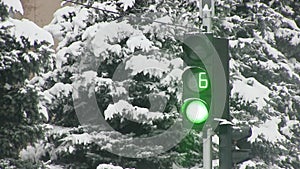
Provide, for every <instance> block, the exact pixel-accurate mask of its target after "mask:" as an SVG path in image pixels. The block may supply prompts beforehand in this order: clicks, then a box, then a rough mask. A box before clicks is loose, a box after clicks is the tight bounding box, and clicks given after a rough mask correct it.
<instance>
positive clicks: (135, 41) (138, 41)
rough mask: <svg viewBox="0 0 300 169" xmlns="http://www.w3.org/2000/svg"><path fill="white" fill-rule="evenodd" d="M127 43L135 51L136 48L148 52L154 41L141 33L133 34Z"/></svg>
mask: <svg viewBox="0 0 300 169" xmlns="http://www.w3.org/2000/svg"><path fill="white" fill-rule="evenodd" d="M126 45H127V46H128V48H129V49H130V50H131V52H134V50H135V49H142V50H143V51H144V52H147V51H149V49H150V48H151V46H152V45H153V43H152V42H151V41H149V40H148V39H147V38H146V37H145V36H144V35H143V34H139V35H134V36H131V37H130V38H129V39H128V40H127V42H126Z"/></svg>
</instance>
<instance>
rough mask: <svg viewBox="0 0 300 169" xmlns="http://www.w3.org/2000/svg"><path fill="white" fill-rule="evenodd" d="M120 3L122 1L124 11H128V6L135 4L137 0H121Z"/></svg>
mask: <svg viewBox="0 0 300 169" xmlns="http://www.w3.org/2000/svg"><path fill="white" fill-rule="evenodd" d="M118 3H121V4H122V5H121V7H123V10H124V11H126V10H127V9H128V8H131V7H133V6H134V3H135V0H119V1H118Z"/></svg>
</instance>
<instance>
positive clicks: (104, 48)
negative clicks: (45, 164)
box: [43, 0, 300, 169]
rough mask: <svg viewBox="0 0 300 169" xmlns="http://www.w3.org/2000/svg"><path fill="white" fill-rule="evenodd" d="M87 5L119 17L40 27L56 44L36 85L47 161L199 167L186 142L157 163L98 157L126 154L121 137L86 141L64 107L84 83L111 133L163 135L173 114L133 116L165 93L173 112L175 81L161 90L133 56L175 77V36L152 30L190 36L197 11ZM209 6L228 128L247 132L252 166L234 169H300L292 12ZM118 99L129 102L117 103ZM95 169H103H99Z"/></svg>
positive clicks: (282, 7) (193, 144)
mask: <svg viewBox="0 0 300 169" xmlns="http://www.w3.org/2000/svg"><path fill="white" fill-rule="evenodd" d="M86 4H87V5H92V7H98V8H102V9H106V10H110V11H114V12H116V13H120V14H116V13H111V12H105V11H99V10H95V9H94V8H88V7H84V6H81V5H70V6H66V7H63V8H61V9H59V10H58V11H57V12H56V13H55V18H54V20H53V21H52V23H51V24H50V25H49V26H48V27H47V29H48V30H49V31H50V32H51V33H52V34H53V35H54V36H55V37H56V38H58V39H59V40H60V43H59V45H58V48H57V58H56V69H55V70H54V71H53V72H49V73H48V74H45V76H44V79H45V83H44V84H43V86H44V95H45V96H46V98H47V99H46V100H45V102H44V105H45V106H46V107H47V109H48V112H49V124H50V125H49V132H48V140H47V142H49V143H50V144H49V145H50V146H48V151H49V157H48V158H49V159H51V160H52V161H51V162H52V163H54V164H60V165H62V166H64V167H67V166H68V167H72V168H96V166H98V164H101V163H112V164H114V165H118V166H122V167H136V168H146V167H145V165H146V166H147V167H148V168H150V167H153V168H170V167H171V163H173V162H174V163H177V164H180V165H182V166H185V167H192V166H196V165H198V166H201V161H200V160H199V159H201V154H202V153H201V144H200V143H199V138H198V135H197V133H195V132H191V133H190V135H188V136H187V137H186V139H184V140H183V141H182V142H181V144H179V145H178V146H176V147H175V148H173V149H172V150H171V151H168V152H166V153H165V154H163V155H159V156H157V157H156V158H150V159H143V160H141V159H129V158H122V157H119V156H116V155H113V154H112V153H110V152H109V151H107V150H110V149H111V148H113V146H115V145H118V144H119V145H120V144H121V145H120V147H126V145H122V143H121V142H120V139H121V138H122V137H123V136H121V135H119V134H117V133H116V132H111V133H103V132H99V133H97V132H96V133H95V132H90V130H89V129H88V128H86V127H85V126H80V125H79V121H78V119H77V116H76V112H75V110H74V107H73V99H72V93H73V90H72V85H74V82H78V79H79V80H81V81H82V82H85V83H83V84H86V87H85V88H81V90H86V89H88V86H89V85H91V84H92V82H94V83H95V84H96V86H95V92H96V96H97V97H96V98H97V103H98V106H99V108H100V110H102V112H101V113H103V114H104V115H105V117H106V120H107V121H109V122H110V124H111V126H113V127H114V128H115V129H116V130H117V131H120V132H121V133H124V134H133V135H136V136H138V135H142V134H145V135H151V134H156V132H157V131H159V130H163V129H165V128H168V126H169V125H170V124H172V122H174V121H175V120H176V113H178V112H176V111H172V110H173V109H169V111H166V112H163V113H162V114H161V115H160V116H157V117H159V118H153V119H151V118H150V117H149V116H148V115H149V114H150V113H149V111H144V112H147V114H146V115H140V116H138V118H136V116H135V115H136V114H137V113H139V111H140V112H143V111H142V110H145V109H141V108H148V110H149V106H150V104H149V101H148V97H149V95H150V93H154V94H161V93H164V94H163V96H166V98H167V103H168V104H167V108H168V106H170V107H172V106H175V107H176V105H177V104H178V103H180V100H179V99H178V98H177V97H176V96H178V93H176V92H178V90H176V89H177V88H178V87H177V84H178V83H180V79H177V80H176V79H172V81H171V83H168V84H167V85H166V84H164V83H162V82H163V81H161V79H162V77H163V75H164V73H165V74H168V73H170V72H168V71H166V72H163V73H161V72H157V71H149V70H147V69H146V68H147V66H144V67H139V66H138V64H136V63H135V62H134V61H135V60H137V58H135V57H137V56H138V57H139V58H138V59H141V60H142V62H145V63H150V64H151V63H156V64H167V65H171V67H172V68H178V69H179V70H180V68H181V65H182V63H180V62H178V60H176V59H178V58H179V57H180V55H181V54H182V50H181V48H180V44H178V41H176V38H175V34H176V33H177V32H175V30H178V29H179V28H178V27H177V28H174V26H170V25H166V24H160V23H157V22H151V21H153V20H156V21H159V22H166V23H169V24H181V25H182V26H186V28H185V29H183V32H190V31H195V30H194V29H193V28H198V26H199V25H200V20H199V19H198V14H197V13H198V8H197V5H196V4H197V1H195V0H186V1H168V0H167V1H159V0H157V1H133V0H132V1H131V0H128V1H125V0H116V1H113V0H110V1H95V2H94V3H92V1H89V2H87V3H86ZM216 5H217V6H216V12H217V14H218V17H217V18H215V24H214V31H215V35H216V36H218V35H219V36H223V37H228V38H229V39H230V55H231V58H232V59H231V62H230V66H231V85H232V92H231V112H232V116H233V117H234V120H233V121H234V122H235V123H237V124H240V123H244V124H247V125H250V126H252V130H253V135H252V137H251V140H250V141H251V142H252V143H253V144H252V145H253V149H252V151H253V152H254V159H252V160H249V161H246V162H244V163H243V164H240V165H239V166H238V167H240V168H246V167H248V168H249V167H252V168H293V169H296V168H299V161H300V160H299V154H298V152H299V146H297V145H299V115H298V112H299V107H300V106H299V104H300V103H299V100H300V99H299V91H300V89H299V72H300V68H299V67H300V66H299V43H300V41H299V33H300V31H299V15H298V13H299V11H298V10H297V9H298V8H297V7H298V6H299V3H297V2H296V1H288V0H286V1H270V2H269V1H262V0H261V1H260V0H255V1H252V2H248V1H247V2H246V1H244V2H242V1H240V0H230V1H223V0H218V1H217V4H216ZM149 20H150V23H149ZM295 21H297V22H295ZM185 23H187V24H185ZM297 24H298V25H297ZM191 27H193V28H191ZM133 42H134V43H133ZM89 59H96V61H97V64H96V65H97V66H99V67H98V68H97V69H96V70H93V69H91V68H92V66H95V65H82V64H80V63H84V62H83V61H89ZM156 61H157V62H156ZM88 63H91V61H89V62H88ZM94 63H96V62H94ZM121 63H123V64H125V65H124V67H126V66H127V68H128V69H127V70H128V71H129V73H130V74H131V75H132V76H133V77H134V78H132V79H130V80H128V81H126V82H125V81H122V82H123V83H119V81H117V80H114V79H113V74H114V72H115V70H116V67H117V66H118V65H120V64H121ZM175 63H176V64H175ZM178 63H179V64H178ZM83 66H87V67H84V68H83ZM176 66H177V67H176ZM166 67H167V66H166ZM88 70H89V71H88ZM165 70H170V69H167V68H166V69H165ZM162 74H163V75H162ZM76 79H77V80H76ZM167 82H170V81H167ZM76 92H79V93H80V91H76ZM73 94H74V93H73ZM126 95H129V96H130V97H129V98H130V99H128V100H125V101H126V102H125V101H124V97H125V96H126ZM114 99H117V100H120V102H114V101H115V100H114ZM124 105H125V106H124ZM122 106H123V107H122ZM134 106H136V107H134ZM124 107H125V108H124ZM113 108H115V109H113ZM117 108H119V109H117ZM123 108H124V109H123ZM114 110H120V111H114ZM136 110H138V111H136ZM167 110H168V109H167ZM87 111H88V110H87ZM126 119H129V120H133V121H137V122H131V121H128V120H126ZM138 122H140V123H138ZM104 135H105V136H108V137H104ZM104 138H109V139H104ZM112 143H113V144H112ZM216 144H217V143H216ZM216 146H217V145H216ZM148 148H153V147H145V149H144V152H147V149H148ZM153 149H154V148H153ZM215 158H217V157H216V156H215ZM142 165H144V166H142ZM102 166H106V165H105V164H103V165H99V168H101V167H102ZM109 166H110V165H109Z"/></svg>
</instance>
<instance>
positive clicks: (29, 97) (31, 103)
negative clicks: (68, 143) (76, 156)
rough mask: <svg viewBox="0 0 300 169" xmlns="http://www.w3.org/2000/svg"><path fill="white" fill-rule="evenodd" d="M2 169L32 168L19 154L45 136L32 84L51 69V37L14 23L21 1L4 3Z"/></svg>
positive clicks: (0, 36) (0, 24) (0, 37)
mask: <svg viewBox="0 0 300 169" xmlns="http://www.w3.org/2000/svg"><path fill="white" fill-rule="evenodd" d="M0 11H1V12H0V48H1V49H0V93H1V97H0V116H1V118H0V159H1V160H0V168H9V167H13V166H15V167H17V168H27V167H28V168H32V167H34V166H31V164H29V166H26V162H22V161H20V160H19V152H20V150H22V149H23V148H26V146H27V145H30V144H33V143H35V142H36V140H37V139H38V138H41V137H42V136H43V132H42V126H41V123H42V120H43V119H45V118H47V115H43V114H42V107H41V106H39V99H38V97H39V96H38V90H37V89H36V88H35V86H34V85H32V84H30V82H29V80H30V79H31V78H33V77H34V76H36V75H38V74H39V73H40V72H47V71H49V69H50V68H51V64H52V63H51V62H52V61H51V60H52V59H53V58H52V57H53V54H54V50H53V49H51V48H50V45H51V43H52V44H53V39H52V36H51V34H50V33H48V32H47V31H45V30H42V29H41V28H39V27H38V26H37V25H36V24H34V23H33V22H31V21H29V20H26V19H23V20H18V19H13V18H12V17H11V15H13V13H15V12H16V11H17V12H21V13H22V12H23V9H22V6H21V3H20V2H18V1H14V2H11V1H8V0H2V1H0Z"/></svg>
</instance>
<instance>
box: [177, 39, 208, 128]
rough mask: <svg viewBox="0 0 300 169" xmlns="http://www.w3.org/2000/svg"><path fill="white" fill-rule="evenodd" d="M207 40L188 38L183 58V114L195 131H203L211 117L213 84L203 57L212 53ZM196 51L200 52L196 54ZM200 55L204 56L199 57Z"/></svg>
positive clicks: (184, 45) (184, 46) (185, 42)
mask: <svg viewBox="0 0 300 169" xmlns="http://www.w3.org/2000/svg"><path fill="white" fill-rule="evenodd" d="M208 43H210V42H209V41H208V39H207V38H205V37H203V38H201V36H200V37H199V36H197V35H195V36H193V35H191V36H188V37H187V38H186V39H185V41H184V44H183V50H184V55H183V57H182V59H183V61H184V63H185V64H186V69H185V71H184V73H183V74H182V80H183V95H182V101H183V103H182V106H181V112H182V114H183V116H184V119H186V120H187V121H188V122H189V123H192V124H193V128H194V129H198V130H202V128H203V125H204V123H205V122H206V120H207V119H208V117H209V112H210V106H211V85H210V84H211V82H210V77H209V75H208V73H207V69H206V67H205V64H204V63H203V62H202V60H201V57H202V58H205V57H208V55H209V54H210V53H211V51H208V49H209V48H208V45H209V44H208ZM195 50H198V51H196V52H197V53H198V54H197V53H196V52H195ZM199 53H200V54H201V55H202V56H201V57H199Z"/></svg>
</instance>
